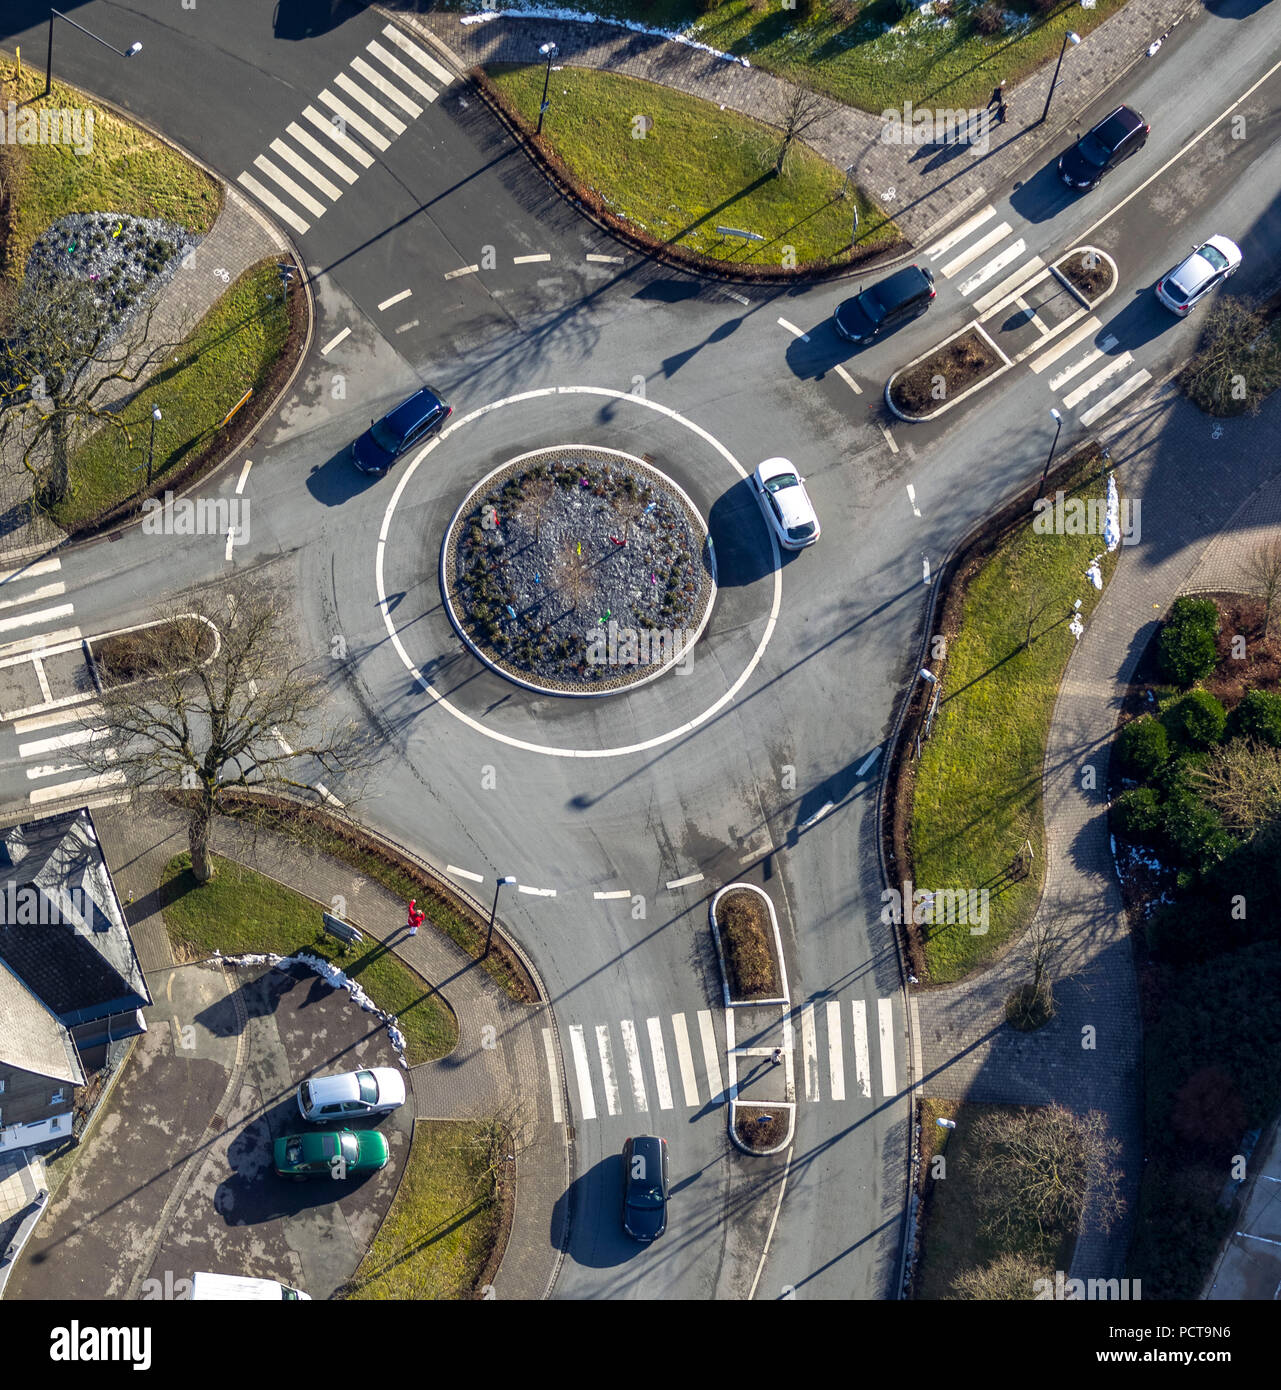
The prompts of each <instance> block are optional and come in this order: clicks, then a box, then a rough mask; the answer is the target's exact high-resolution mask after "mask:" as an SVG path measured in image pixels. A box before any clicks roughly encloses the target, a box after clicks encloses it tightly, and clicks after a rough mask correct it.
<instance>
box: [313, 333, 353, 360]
mask: <svg viewBox="0 0 1281 1390" xmlns="http://www.w3.org/2000/svg"><path fill="white" fill-rule="evenodd" d="M350 334H351V329H350V328H344V329H343V331H342V332H341V333H339V334H338V335H337V337H334V338H330V340H329V341H328V342H327V343H326V344H325V345H324V347H322V348H321V349H320V355H321V356H322V357H324V356H326V355H327V354H328V353H331V352H332V351H333V350H334V348H336V347H337V346H338V344H339V343H341V342H342V341H343V339H344V338H346V337H348V336H349V335H350Z"/></svg>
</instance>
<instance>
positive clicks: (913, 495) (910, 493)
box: [907, 483, 921, 516]
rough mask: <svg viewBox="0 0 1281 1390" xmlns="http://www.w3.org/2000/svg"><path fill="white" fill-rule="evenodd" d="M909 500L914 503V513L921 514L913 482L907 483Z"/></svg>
mask: <svg viewBox="0 0 1281 1390" xmlns="http://www.w3.org/2000/svg"><path fill="white" fill-rule="evenodd" d="M907 500H908V501H909V502H910V503H911V504H912V515H913V516H920V514H921V509H920V508H919V507H918V506H917V505H916V489H915V488H914V487H913V486H912V484H911V483H908V485H907Z"/></svg>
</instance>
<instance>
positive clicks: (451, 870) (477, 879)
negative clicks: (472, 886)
mask: <svg viewBox="0 0 1281 1390" xmlns="http://www.w3.org/2000/svg"><path fill="white" fill-rule="evenodd" d="M445 872H446V873H447V874H457V875H458V877H459V878H467V879H470V880H471V881H472V882H473V883H484V881H485V875H484V874H474V873H472V871H471V870H470V869H460V868H459V867H458V865H457V864H446V865H445Z"/></svg>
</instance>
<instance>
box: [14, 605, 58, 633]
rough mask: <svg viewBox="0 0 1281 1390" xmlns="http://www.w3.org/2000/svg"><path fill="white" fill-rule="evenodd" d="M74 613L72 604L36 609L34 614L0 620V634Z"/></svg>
mask: <svg viewBox="0 0 1281 1390" xmlns="http://www.w3.org/2000/svg"><path fill="white" fill-rule="evenodd" d="M75 611H76V606H75V604H74V603H56V604H54V606H53V607H52V608H37V609H36V610H35V612H34V613H19V614H17V615H15V616H14V617H12V618H0V632H9V631H11V630H12V629H13V628H15V627H30V626H31V624H32V623H44V622H49V621H51V620H52V619H54V618H65V617H67V616H68V615H69V614H71V613H74V612H75Z"/></svg>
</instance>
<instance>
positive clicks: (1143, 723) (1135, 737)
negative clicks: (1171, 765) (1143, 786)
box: [1117, 714, 1170, 781]
mask: <svg viewBox="0 0 1281 1390" xmlns="http://www.w3.org/2000/svg"><path fill="white" fill-rule="evenodd" d="M1117 754H1118V756H1119V757H1120V759H1121V766H1122V768H1123V770H1124V771H1125V772H1126V773H1128V774H1129V775H1130V776H1132V777H1135V778H1137V779H1138V780H1140V781H1146V780H1147V779H1148V778H1149V777H1151V776H1152V775H1153V773H1155V772H1156V771H1157V770H1158V769H1160V768H1161V767H1163V766H1164V765H1165V763H1166V761H1167V759H1168V758H1169V756H1170V740H1169V738H1168V737H1167V736H1166V732H1165V726H1164V725H1163V724H1162V723H1161V721H1160V720H1159V719H1153V717H1152V716H1151V715H1150V714H1145V715H1143V716H1142V717H1141V718H1139V719H1136V720H1134V721H1133V722H1132V723H1129V724H1127V725H1126V726H1125V728H1124V729H1122V730H1121V737H1120V738H1119V739H1118V740H1117Z"/></svg>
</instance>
